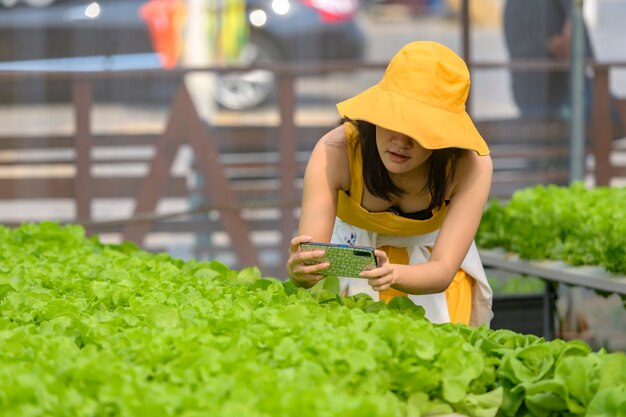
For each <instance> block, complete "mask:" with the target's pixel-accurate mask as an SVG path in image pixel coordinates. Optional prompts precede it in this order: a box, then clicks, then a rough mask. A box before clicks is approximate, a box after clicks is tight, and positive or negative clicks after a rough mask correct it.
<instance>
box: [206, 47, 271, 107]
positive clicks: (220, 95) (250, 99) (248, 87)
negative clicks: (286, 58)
mask: <svg viewBox="0 0 626 417" xmlns="http://www.w3.org/2000/svg"><path fill="white" fill-rule="evenodd" d="M279 59H280V53H279V52H278V49H277V47H276V46H274V45H273V44H271V43H269V42H268V41H265V40H263V39H260V38H259V37H256V36H251V37H250V42H248V44H247V45H246V46H245V47H244V49H243V51H242V53H241V58H240V61H239V62H238V64H239V65H244V66H245V65H252V64H257V63H269V62H275V61H277V60H279ZM275 84H276V76H275V74H274V73H273V72H271V71H264V70H253V71H248V72H233V73H227V74H222V75H219V76H218V77H217V86H216V101H217V103H218V104H219V105H220V106H222V107H224V108H226V109H230V110H248V109H252V108H255V107H257V106H259V105H261V104H262V103H264V102H265V101H267V100H268V99H269V98H270V97H271V96H272V95H273V94H274V87H275Z"/></svg>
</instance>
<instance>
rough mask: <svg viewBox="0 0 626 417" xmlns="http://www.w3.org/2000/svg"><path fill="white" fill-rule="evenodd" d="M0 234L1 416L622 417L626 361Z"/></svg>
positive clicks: (29, 229) (204, 265)
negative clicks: (440, 416)
mask: <svg viewBox="0 0 626 417" xmlns="http://www.w3.org/2000/svg"><path fill="white" fill-rule="evenodd" d="M337 293H338V285H337V281H336V280H327V281H325V282H324V284H323V285H320V286H319V287H316V288H314V289H312V290H310V291H306V290H303V289H298V288H295V287H293V286H291V285H290V284H289V283H281V282H279V281H278V280H276V279H272V278H261V277H260V275H259V272H258V270H257V269H256V268H254V267H253V268H247V269H244V270H241V271H233V270H230V269H228V268H227V267H226V266H224V265H222V264H220V263H218V262H215V261H213V262H197V261H193V260H192V261H187V262H185V261H182V260H179V259H174V258H171V257H170V256H168V255H166V254H156V255H154V254H148V253H146V252H143V251H140V250H138V249H137V248H136V247H134V246H133V245H130V244H123V245H105V244H102V243H100V242H99V241H98V239H97V237H93V238H91V239H86V238H85V237H84V232H83V230H82V229H81V228H80V227H77V226H68V227H60V226H58V225H57V224H54V223H41V224H37V225H34V224H33V225H24V226H22V227H20V228H17V229H7V228H2V227H0V415H1V416H5V415H6V416H16V415H19V416H77V415H80V416H151V417H159V416H186V417H191V416H224V417H229V416H233V417H235V416H236V417H242V416H246V417H257V416H258V417H261V416H268V417H269V416H272V417H281V416H284V417H293V416H303V417H307V416H311V417H320V416H324V417H326V416H328V417H331V416H341V417H350V416H354V417H357V416H358V417H362V416H374V417H375V416H407V417H409V416H410V417H419V416H426V415H433V414H437V413H448V412H452V411H456V412H459V413H462V414H464V415H468V416H472V417H490V416H542V417H543V416H587V417H600V416H602V417H605V416H621V417H624V416H626V356H625V355H624V354H622V353H612V354H609V353H607V352H605V351H599V352H592V351H591V349H590V348H589V346H588V345H586V344H584V343H582V342H578V341H572V342H564V341H561V340H555V341H552V342H546V341H544V340H543V339H540V338H537V337H535V336H531V335H521V334H516V333H513V332H510V331H504V330H499V331H491V330H489V329H487V328H484V327H483V328H479V329H474V328H471V327H468V326H463V325H453V324H448V325H433V324H432V323H430V322H429V321H427V320H426V319H424V318H423V309H422V308H421V307H417V306H415V305H413V304H412V303H411V302H410V301H408V299H405V298H397V299H395V301H393V302H392V303H390V304H389V305H385V304H383V303H380V302H373V301H372V299H371V298H369V297H367V296H362V295H361V296H355V297H350V298H342V297H339V296H338V295H337Z"/></svg>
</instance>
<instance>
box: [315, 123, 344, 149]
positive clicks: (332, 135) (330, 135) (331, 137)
mask: <svg viewBox="0 0 626 417" xmlns="http://www.w3.org/2000/svg"><path fill="white" fill-rule="evenodd" d="M320 142H321V143H322V144H324V145H325V146H329V147H331V148H338V149H346V148H347V146H348V138H347V134H346V128H345V126H344V125H339V126H337V127H335V128H334V129H332V130H330V131H329V132H327V133H326V134H325V135H324V136H322V138H321V139H320Z"/></svg>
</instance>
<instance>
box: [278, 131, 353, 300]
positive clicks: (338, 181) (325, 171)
mask: <svg viewBox="0 0 626 417" xmlns="http://www.w3.org/2000/svg"><path fill="white" fill-rule="evenodd" d="M348 164H349V161H348V151H347V146H346V137H345V133H344V127H343V126H339V127H337V128H335V129H333V130H331V131H330V132H328V133H327V134H326V135H324V137H322V138H321V139H320V140H319V142H318V143H317V145H315V148H314V149H313V152H312V153H311V157H310V159H309V162H308V164H307V167H306V170H305V173H304V187H303V193H302V194H303V195H302V210H301V213H300V223H299V227H298V236H296V237H295V238H293V239H292V241H291V245H290V248H289V252H290V256H289V260H288V262H287V273H288V275H289V277H290V278H291V279H292V281H293V282H294V283H295V284H296V285H299V286H303V287H307V288H308V287H311V286H313V285H314V284H315V283H316V282H317V281H319V280H320V279H322V278H324V276H323V275H319V274H317V273H316V272H318V271H319V270H321V269H324V268H328V266H329V264H328V263H322V264H318V265H312V266H304V265H302V261H303V260H304V259H310V258H317V257H320V256H323V255H324V253H323V251H311V252H306V253H303V252H300V250H299V245H300V243H303V242H308V241H315V242H330V238H331V236H332V232H333V227H334V224H335V216H336V212H337V193H338V191H339V190H340V189H344V190H347V189H348V187H349V184H350V167H349V165H348Z"/></svg>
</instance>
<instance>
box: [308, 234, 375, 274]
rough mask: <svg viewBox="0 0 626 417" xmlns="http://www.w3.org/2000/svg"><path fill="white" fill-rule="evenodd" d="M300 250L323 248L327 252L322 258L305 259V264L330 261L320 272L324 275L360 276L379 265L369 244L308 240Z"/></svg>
mask: <svg viewBox="0 0 626 417" xmlns="http://www.w3.org/2000/svg"><path fill="white" fill-rule="evenodd" d="M300 250H301V251H312V250H323V251H324V252H325V254H324V256H323V257H321V258H316V259H308V260H306V261H304V264H305V265H315V264H319V263H322V262H328V263H330V266H329V267H328V268H326V269H324V270H321V271H319V272H318V273H319V274H322V275H328V276H337V277H352V278H360V277H359V273H361V272H362V271H365V270H367V269H373V268H376V266H377V262H376V256H375V255H374V248H370V247H367V246H350V245H341V244H336V243H319V242H307V243H301V244H300Z"/></svg>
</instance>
